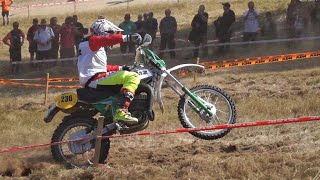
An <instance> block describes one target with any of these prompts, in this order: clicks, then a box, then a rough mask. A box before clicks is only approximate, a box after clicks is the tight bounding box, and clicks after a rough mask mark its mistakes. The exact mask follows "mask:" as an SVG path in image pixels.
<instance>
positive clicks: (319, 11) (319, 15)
mask: <svg viewBox="0 0 320 180" xmlns="http://www.w3.org/2000/svg"><path fill="white" fill-rule="evenodd" d="M310 17H311V24H312V27H313V31H314V32H315V33H316V35H320V0H316V2H315V5H314V7H313V8H312V10H311V13H310Z"/></svg>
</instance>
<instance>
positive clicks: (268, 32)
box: [261, 12, 277, 39]
mask: <svg viewBox="0 0 320 180" xmlns="http://www.w3.org/2000/svg"><path fill="white" fill-rule="evenodd" d="M261 35H262V36H263V37H265V38H264V39H275V38H277V24H276V22H275V21H274V19H273V17H272V14H271V12H267V13H266V17H265V20H264V22H263V24H262V27H261Z"/></svg>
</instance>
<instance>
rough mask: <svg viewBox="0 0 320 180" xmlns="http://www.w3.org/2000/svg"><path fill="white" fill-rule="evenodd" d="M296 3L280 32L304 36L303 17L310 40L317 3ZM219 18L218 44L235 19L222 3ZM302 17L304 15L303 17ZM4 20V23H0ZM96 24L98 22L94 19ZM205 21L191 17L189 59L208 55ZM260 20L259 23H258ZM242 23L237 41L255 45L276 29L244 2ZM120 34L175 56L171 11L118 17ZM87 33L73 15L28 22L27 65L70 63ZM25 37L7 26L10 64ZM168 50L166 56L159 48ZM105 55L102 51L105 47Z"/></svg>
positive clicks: (317, 27)
mask: <svg viewBox="0 0 320 180" xmlns="http://www.w3.org/2000/svg"><path fill="white" fill-rule="evenodd" d="M12 2H13V0H1V5H2V16H3V25H6V24H9V17H8V15H9V10H10V5H11V4H12ZM301 4H302V3H301V2H300V0H291V2H290V4H289V5H288V9H287V16H286V30H287V34H288V37H289V38H294V37H301V36H302V34H303V33H304V31H305V29H306V27H307V23H308V20H307V19H308V18H307V17H309V19H310V22H311V25H312V28H313V30H314V34H315V35H319V34H320V0H316V1H315V4H314V6H313V7H312V9H311V11H310V12H304V11H303V8H301ZM222 7H223V14H222V16H220V17H218V18H217V19H216V20H215V21H214V22H213V26H214V28H215V36H216V37H217V40H218V42H219V43H228V42H230V41H231V35H232V34H233V30H234V28H233V26H234V23H235V22H236V15H235V13H234V11H233V10H232V9H231V4H230V3H228V2H225V3H222ZM306 14H307V15H306ZM5 17H6V18H7V22H6V23H5ZM98 19H104V17H103V16H99V17H98ZM208 19H209V14H208V13H207V12H206V11H205V6H204V5H200V6H199V8H198V12H197V14H195V15H194V17H193V19H192V21H191V31H190V32H189V35H188V40H189V41H190V42H191V43H193V45H194V46H195V49H194V51H193V57H199V51H200V47H201V49H202V56H203V57H206V56H207V55H208V46H207V43H208V26H209V25H208ZM262 19H263V20H262ZM240 22H241V23H242V24H243V30H242V33H243V41H255V40H257V37H258V34H260V35H261V38H262V39H275V38H277V36H278V35H277V25H276V22H275V19H274V17H273V14H272V12H266V13H265V17H264V18H261V14H260V12H259V11H257V10H256V9H255V4H254V2H252V1H250V2H249V3H248V9H247V10H246V11H245V12H244V13H243V15H242V18H241V21H240ZM119 27H120V28H121V29H123V32H122V34H124V35H129V34H132V33H136V32H137V33H148V34H150V35H151V37H152V38H153V40H155V39H156V38H157V37H156V35H157V33H158V30H159V34H160V54H159V56H160V58H163V57H164V54H165V52H168V53H169V54H170V57H171V58H172V59H173V58H175V57H176V52H175V47H176V44H175V38H176V33H177V21H176V19H175V17H173V16H172V15H171V10H170V9H166V10H165V11H164V17H163V18H162V19H161V20H160V23H158V20H157V19H156V18H155V17H154V14H153V12H148V13H144V14H139V15H138V19H137V21H135V22H133V21H132V20H131V14H129V13H127V14H125V15H124V21H123V22H121V23H120V24H119ZM87 33H88V29H86V28H84V26H83V25H82V23H80V22H78V17H77V15H74V16H72V17H71V16H68V17H66V18H65V21H64V23H62V25H59V24H58V19H57V18H56V17H52V18H51V19H50V23H49V24H47V21H46V19H41V20H40V23H39V20H38V19H37V18H35V19H33V22H32V26H31V27H30V28H29V29H28V32H27V40H28V42H29V53H30V60H31V61H33V60H34V59H37V60H45V59H57V58H58V57H59V55H58V54H60V58H72V57H75V56H76V55H77V54H78V48H79V43H80V41H81V39H82V38H83V37H84V35H85V34H87ZM24 39H25V34H24V33H23V32H22V31H21V30H20V29H19V23H18V22H14V23H13V30H12V31H10V32H9V33H8V34H7V35H6V36H5V37H4V38H3V42H4V43H5V44H6V45H8V46H9V47H10V48H9V52H10V60H11V61H21V46H22V45H23V44H24ZM153 42H154V41H153ZM149 47H150V49H154V44H153V43H151V44H150V46H149ZM166 48H168V50H167V51H166V50H165V49H166ZM229 49H230V47H229V46H228V45H225V46H219V47H218V48H217V53H226V52H228V50H229ZM105 50H106V51H107V50H108V49H107V48H105ZM120 51H121V53H128V52H129V53H134V51H135V45H134V44H133V43H132V42H124V43H121V44H120ZM12 68H13V69H12V71H13V72H18V71H19V67H17V66H12Z"/></svg>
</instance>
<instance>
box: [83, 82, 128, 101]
mask: <svg viewBox="0 0 320 180" xmlns="http://www.w3.org/2000/svg"><path fill="white" fill-rule="evenodd" d="M121 87H122V86H120V85H119V87H118V85H112V87H110V86H98V87H97V88H96V89H94V88H80V89H77V94H78V99H79V100H80V101H83V102H86V103H89V104H90V103H96V102H98V101H101V100H104V99H106V98H108V97H110V96H114V95H116V94H118V93H119V92H120V89H121Z"/></svg>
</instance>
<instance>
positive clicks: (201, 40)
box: [189, 5, 209, 57]
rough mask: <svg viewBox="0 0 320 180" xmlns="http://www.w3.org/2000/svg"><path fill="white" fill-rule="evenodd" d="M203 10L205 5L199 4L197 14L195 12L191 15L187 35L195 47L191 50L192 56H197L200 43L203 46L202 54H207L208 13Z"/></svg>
mask: <svg viewBox="0 0 320 180" xmlns="http://www.w3.org/2000/svg"><path fill="white" fill-rule="evenodd" d="M204 11H205V6H204V5H200V6H199V9H198V14H196V15H195V16H194V17H193V19H192V22H191V27H192V30H191V32H190V35H189V41H191V42H193V43H194V45H195V47H196V49H195V50H194V52H193V56H194V57H199V47H200V44H202V46H204V48H203V54H204V56H207V55H208V47H207V42H208V37H207V32H208V18H209V15H208V13H206V12H204Z"/></svg>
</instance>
